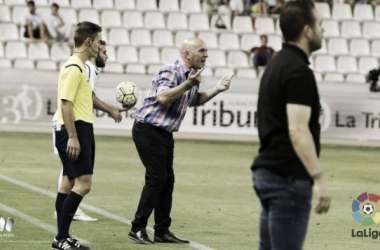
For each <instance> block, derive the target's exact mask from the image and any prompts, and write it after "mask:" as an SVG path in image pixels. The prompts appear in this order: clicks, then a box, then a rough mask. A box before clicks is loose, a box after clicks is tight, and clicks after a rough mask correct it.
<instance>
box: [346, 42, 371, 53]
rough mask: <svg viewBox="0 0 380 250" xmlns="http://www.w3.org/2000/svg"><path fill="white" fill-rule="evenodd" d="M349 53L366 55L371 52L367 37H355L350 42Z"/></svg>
mask: <svg viewBox="0 0 380 250" xmlns="http://www.w3.org/2000/svg"><path fill="white" fill-rule="evenodd" d="M350 54H351V55H354V56H366V55H370V54H371V50H370V47H369V42H368V40H367V39H361V38H359V39H358V38H356V39H352V40H351V42H350Z"/></svg>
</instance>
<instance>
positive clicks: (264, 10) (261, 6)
mask: <svg viewBox="0 0 380 250" xmlns="http://www.w3.org/2000/svg"><path fill="white" fill-rule="evenodd" d="M251 11H252V14H255V15H263V14H268V4H267V3H266V1H265V0H259V1H257V2H256V3H255V4H254V5H252V8H251Z"/></svg>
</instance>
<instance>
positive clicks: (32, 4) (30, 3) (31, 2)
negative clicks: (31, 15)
mask: <svg viewBox="0 0 380 250" xmlns="http://www.w3.org/2000/svg"><path fill="white" fill-rule="evenodd" d="M27 5H28V6H29V5H31V6H36V5H35V4H34V1H28V3H27Z"/></svg>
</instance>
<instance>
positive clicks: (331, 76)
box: [324, 73, 344, 83]
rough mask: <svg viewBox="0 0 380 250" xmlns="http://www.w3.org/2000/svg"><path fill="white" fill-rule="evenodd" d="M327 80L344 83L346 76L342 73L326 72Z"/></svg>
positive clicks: (325, 79)
mask: <svg viewBox="0 0 380 250" xmlns="http://www.w3.org/2000/svg"><path fill="white" fill-rule="evenodd" d="M324 81H325V82H336V83H342V82H344V76H343V74H340V73H326V74H325V77H324Z"/></svg>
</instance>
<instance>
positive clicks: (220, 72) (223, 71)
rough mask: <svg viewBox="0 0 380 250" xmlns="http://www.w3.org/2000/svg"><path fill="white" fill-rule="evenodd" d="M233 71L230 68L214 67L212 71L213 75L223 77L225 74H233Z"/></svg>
mask: <svg viewBox="0 0 380 250" xmlns="http://www.w3.org/2000/svg"><path fill="white" fill-rule="evenodd" d="M234 74H235V72H234V70H233V69H231V68H216V69H215V71H214V77H225V76H227V77H228V76H230V75H234Z"/></svg>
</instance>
